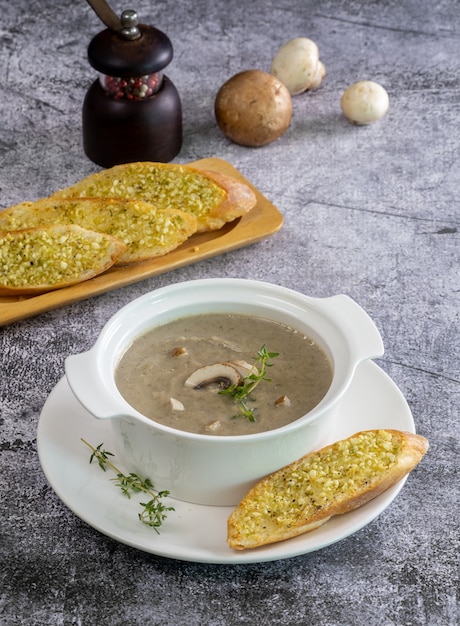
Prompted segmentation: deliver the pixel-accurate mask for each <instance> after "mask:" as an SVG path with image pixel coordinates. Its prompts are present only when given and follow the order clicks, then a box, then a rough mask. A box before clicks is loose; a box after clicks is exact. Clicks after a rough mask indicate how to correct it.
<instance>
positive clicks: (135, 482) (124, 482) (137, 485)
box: [82, 439, 174, 534]
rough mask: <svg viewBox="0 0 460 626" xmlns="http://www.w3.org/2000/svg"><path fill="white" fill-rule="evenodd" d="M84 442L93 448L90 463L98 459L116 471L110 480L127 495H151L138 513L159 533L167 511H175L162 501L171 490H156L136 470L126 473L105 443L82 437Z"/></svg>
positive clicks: (146, 523)
mask: <svg viewBox="0 0 460 626" xmlns="http://www.w3.org/2000/svg"><path fill="white" fill-rule="evenodd" d="M82 442H83V443H84V444H85V445H86V446H88V448H89V449H90V450H91V456H90V459H89V462H90V463H92V462H93V461H94V460H96V461H97V462H98V465H99V467H100V468H101V469H102V470H104V472H106V471H107V468H110V469H111V470H112V471H113V472H115V474H116V477H115V478H111V479H110V480H112V481H113V482H114V483H115V485H116V486H117V487H120V489H121V491H122V493H123V494H124V495H125V496H127V497H128V498H131V493H141V492H143V493H145V494H147V495H148V496H150V500H149V501H148V502H140V505H141V506H142V507H144V508H143V509H142V511H141V513H139V514H138V517H139V520H140V521H141V522H142V523H143V524H145V525H146V526H150V527H151V528H153V529H154V530H155V532H156V533H158V534H159V530H158V529H159V527H160V526H161V525H162V524H163V521H164V520H165V519H166V517H167V513H168V512H169V511H174V507H172V506H165V504H164V503H163V502H162V501H161V499H162V498H165V497H167V496H168V495H169V491H155V488H154V485H153V483H152V481H151V480H150V479H149V478H145V479H142V478H140V477H139V476H138V475H137V474H135V473H134V472H130V473H129V474H124V473H123V472H122V471H121V470H119V469H118V467H117V466H116V465H114V464H113V463H112V461H110V459H109V457H113V456H114V455H113V454H112V452H108V451H107V450H104V449H103V447H102V446H103V445H104V444H102V443H100V444H99V445H98V446H97V447H96V448H95V447H94V446H92V445H91V444H90V443H88V442H87V441H85V440H84V439H82Z"/></svg>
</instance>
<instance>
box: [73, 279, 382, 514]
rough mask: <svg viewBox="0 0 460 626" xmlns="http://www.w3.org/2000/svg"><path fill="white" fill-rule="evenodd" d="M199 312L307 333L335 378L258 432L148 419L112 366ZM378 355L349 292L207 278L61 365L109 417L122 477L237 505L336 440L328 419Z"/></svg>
mask: <svg viewBox="0 0 460 626" xmlns="http://www.w3.org/2000/svg"><path fill="white" fill-rule="evenodd" d="M204 313H236V314H238V313H239V314H246V315H248V314H249V315H254V316H259V317H264V318H266V319H270V320H273V321H276V322H279V323H283V324H285V325H288V326H290V327H292V328H296V329H297V330H298V331H300V332H303V333H305V334H306V335H308V336H309V337H310V338H311V339H313V340H314V341H316V342H317V344H318V345H319V346H320V347H322V348H323V350H324V351H325V352H326V354H327V355H328V357H329V359H330V361H331V365H332V369H333V378H332V383H331V385H330V388H329V390H328V392H327V394H326V396H325V397H324V398H323V399H322V400H321V402H320V403H319V404H318V405H317V406H316V407H315V408H314V409H312V410H311V411H310V412H309V413H307V414H306V415H305V416H303V417H301V418H300V419H298V420H296V421H295V422H292V423H290V424H288V425H286V426H283V427H281V428H278V429H275V430H270V431H267V432H263V433H258V434H251V435H239V436H227V437H219V436H216V435H201V434H194V433H189V432H184V431H179V430H176V429H173V428H170V427H168V426H164V425H162V424H159V423H156V422H154V421H152V420H151V419H149V418H147V417H145V416H144V415H142V414H141V413H139V412H138V411H136V410H135V409H134V408H133V407H132V406H130V405H129V404H128V403H127V402H126V400H125V399H124V398H123V397H122V395H121V394H120V392H119V391H118V388H117V386H116V384H115V380H114V371H115V369H116V367H117V364H118V362H119V360H120V358H121V357H122V355H123V354H124V352H125V351H126V349H127V348H128V347H129V346H130V345H131V343H132V342H133V340H134V339H136V338H137V337H139V336H140V335H142V334H143V333H145V332H146V331H148V330H150V329H151V328H153V327H155V326H158V325H162V324H165V323H167V322H170V321H172V320H175V319H178V318H181V317H188V316H191V315H198V314H204ZM382 354H383V344H382V339H381V337H380V334H379V332H378V330H377V328H376V327H375V325H374V323H373V322H372V320H371V319H370V318H369V316H368V315H367V314H366V313H365V312H364V311H363V309H362V308H361V307H359V306H358V305H357V304H356V303H355V302H354V301H353V300H352V299H350V298H349V297H348V296H345V295H337V296H333V297H330V298H324V299H319V298H311V297H307V296H305V295H302V294H300V293H297V292H295V291H292V290H290V289H286V288H284V287H279V286H276V285H272V284H269V283H263V282H258V281H252V280H244V279H231V278H230V279H227V278H223V279H204V280H194V281H189V282H185V283H179V284H175V285H171V286H169V287H164V288H161V289H157V290H155V291H152V292H151V293H147V294H145V295H143V296H141V297H140V298H137V299H136V300H134V301H133V302H131V303H129V304H128V305H126V306H125V307H123V308H122V309H120V310H119V311H118V312H117V313H116V314H115V315H114V316H113V317H112V318H111V319H110V320H109V321H108V322H107V324H106V325H105V327H104V328H103V330H102V331H101V333H100V335H99V337H98V339H97V341H96V343H95V345H94V346H93V348H92V349H91V350H89V351H88V352H85V353H82V354H77V355H72V356H70V357H68V358H67V360H66V363H65V371H66V375H67V380H68V382H69V385H70V387H71V389H72V391H73V393H74V395H75V396H76V398H77V399H78V400H79V402H80V403H81V404H82V405H83V407H84V408H85V409H86V410H87V411H89V413H91V414H92V415H94V416H95V417H96V418H98V419H104V420H110V422H111V425H112V428H113V438H114V445H115V452H116V454H117V457H118V458H119V459H121V460H122V462H123V464H124V465H125V468H126V469H127V470H128V471H132V472H136V473H138V474H140V475H142V477H144V478H145V477H149V478H150V479H151V480H152V481H153V483H154V485H155V487H156V488H157V489H161V490H169V492H170V494H171V496H173V497H174V498H177V499H179V500H185V501H188V502H192V503H196V504H206V505H234V504H236V503H237V502H239V500H240V499H241V498H242V497H243V496H244V494H245V493H246V492H247V490H248V489H249V488H250V487H251V486H252V485H253V484H254V483H255V482H256V481H257V480H259V479H260V478H261V477H263V476H265V475H267V474H269V473H271V472H273V471H275V470H277V469H279V468H281V467H283V466H284V465H287V464H289V463H291V462H293V461H294V460H296V459H298V458H300V457H301V456H303V455H304V454H306V453H307V452H310V451H311V450H314V449H316V448H318V447H320V446H322V445H324V444H325V443H328V442H330V441H333V440H334V421H335V415H336V412H337V408H338V406H339V403H340V400H341V398H342V397H343V395H344V394H345V392H346V391H347V389H348V387H349V385H350V383H351V381H352V379H353V375H354V372H355V369H356V366H357V365H358V363H360V362H361V361H363V360H365V359H369V358H373V357H377V356H380V355H382Z"/></svg>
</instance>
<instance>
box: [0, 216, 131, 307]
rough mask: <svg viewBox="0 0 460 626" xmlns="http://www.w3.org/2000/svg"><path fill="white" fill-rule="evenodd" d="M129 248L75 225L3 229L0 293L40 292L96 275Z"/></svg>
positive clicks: (0, 242)
mask: <svg viewBox="0 0 460 626" xmlns="http://www.w3.org/2000/svg"><path fill="white" fill-rule="evenodd" d="M125 249H126V246H125V245H124V244H123V243H122V242H121V241H118V240H117V239H115V238H114V237H111V236H109V235H105V234H103V233H96V232H93V231H89V230H86V229H83V228H80V227H79V226H75V225H70V226H61V225H56V226H46V227H41V228H28V229H24V230H18V231H14V232H0V261H1V262H0V295H2V296H4V295H37V294H40V293H45V292H47V291H51V290H53V289H61V288H63V287H68V286H70V285H74V284H76V283H80V282H83V281H85V280H88V279H89V278H94V276H97V275H98V274H101V273H102V272H105V271H106V270H107V269H109V268H110V267H111V266H112V265H113V264H114V262H115V261H116V260H117V259H118V258H119V257H120V256H121V255H122V254H123V253H124V251H125Z"/></svg>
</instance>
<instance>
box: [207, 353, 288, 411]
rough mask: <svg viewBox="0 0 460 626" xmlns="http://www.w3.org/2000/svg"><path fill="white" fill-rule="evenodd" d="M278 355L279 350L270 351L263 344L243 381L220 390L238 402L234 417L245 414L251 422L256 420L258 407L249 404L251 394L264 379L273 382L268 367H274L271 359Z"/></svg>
mask: <svg viewBox="0 0 460 626" xmlns="http://www.w3.org/2000/svg"><path fill="white" fill-rule="evenodd" d="M277 356H279V352H269V351H268V349H267V346H266V345H265V344H263V345H262V347H261V348H260V350H259V351H258V352H257V357H256V358H255V361H254V366H253V368H252V370H251V371H250V373H249V374H248V375H247V376H245V377H244V378H243V382H242V383H240V384H239V385H230V386H229V387H227V388H226V389H222V390H221V391H220V392H219V393H221V394H223V395H227V396H230V397H231V398H233V399H234V400H235V402H236V403H237V405H238V414H237V415H234V416H233V418H234V419H236V418H238V417H241V416H243V417H245V418H246V419H247V420H249V421H250V422H255V421H256V418H255V417H254V411H255V409H256V407H252V408H251V407H249V406H248V402H249V401H250V400H251V398H250V397H249V396H250V395H251V393H252V392H253V391H254V389H255V388H256V387H257V385H258V384H259V383H260V382H261V381H262V380H265V381H266V382H271V379H270V378H268V377H267V373H268V372H267V369H268V368H269V367H272V365H273V363H271V362H270V361H269V359H274V358H276V357H277Z"/></svg>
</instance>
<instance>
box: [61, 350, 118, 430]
mask: <svg viewBox="0 0 460 626" xmlns="http://www.w3.org/2000/svg"><path fill="white" fill-rule="evenodd" d="M65 374H66V377H67V382H68V383H69V386H70V389H71V390H72V392H73V394H74V396H75V397H76V398H77V400H78V401H79V402H80V404H81V405H82V406H83V407H84V408H85V409H86V410H87V411H88V412H89V413H91V414H92V415H94V417H97V418H98V419H110V418H113V417H119V416H120V406H119V405H117V400H116V399H114V398H113V397H112V395H111V394H110V393H109V392H108V391H107V390H106V388H105V385H104V383H103V381H102V380H101V377H100V375H99V374H98V372H97V367H96V355H94V354H93V349H91V350H89V351H88V352H82V353H80V354H72V355H71V356H69V357H67V358H66V360H65Z"/></svg>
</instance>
